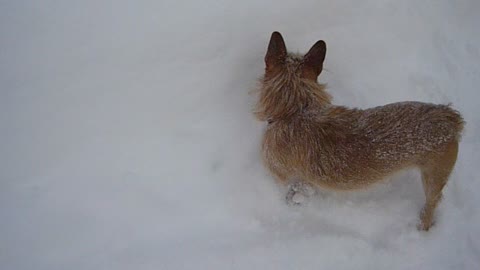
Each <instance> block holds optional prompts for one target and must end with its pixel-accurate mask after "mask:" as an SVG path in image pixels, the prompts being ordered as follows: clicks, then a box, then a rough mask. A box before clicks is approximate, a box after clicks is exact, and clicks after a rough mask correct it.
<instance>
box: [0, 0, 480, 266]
mask: <svg viewBox="0 0 480 270" xmlns="http://www.w3.org/2000/svg"><path fill="white" fill-rule="evenodd" d="M479 14H480V1H478V0H459V1H450V0H425V1H417V0H405V1H395V0H386V1H385V0H383V1H382V0H366V1H357V0H336V1H328V0H307V1H276V0H275V1H273V0H270V1H256V0H242V1H212V0H209V1H193V0H191V1H148V0H145V1H113V0H111V1H96V0H89V1H87V0H84V1H46V0H44V1H2V2H0V153H1V154H0V269H5V270H7V269H35V270H41V269H48V270H52V269H435V270H439V269H480V210H479V209H480V195H479V194H478V192H480V173H479V171H480V170H479V167H478V166H479V165H480V163H479V161H480V154H479V152H480V139H479V135H480V117H479V115H480V107H479V103H478V102H479V98H480V94H479V91H480V88H479V86H478V85H479V84H480V64H479V63H480V30H479V28H478V27H479V26H480V16H479ZM274 30H278V31H280V32H281V33H282V34H283V35H284V37H285V40H286V43H287V46H288V48H289V49H290V50H292V51H298V52H305V51H306V50H307V49H309V48H310V46H311V45H312V44H313V43H314V42H315V41H317V40H318V39H324V40H325V41H326V42H327V45H328V51H327V59H326V62H325V66H324V67H325V69H326V70H325V71H324V73H323V74H322V75H321V76H320V80H321V82H325V83H328V85H329V92H330V93H331V94H332V95H333V97H334V102H335V103H336V104H344V105H348V106H356V107H362V108H366V107H370V106H376V105H381V104H385V103H389V102H395V101H402V100H419V101H427V102H435V103H449V102H452V103H453V104H454V107H455V108H457V109H459V110H460V111H461V112H462V113H463V115H464V117H465V119H466V122H467V126H466V131H465V134H464V137H463V141H462V143H461V149H460V154H459V160H458V163H457V166H456V169H455V171H454V174H453V175H452V177H451V181H450V182H449V183H448V186H447V188H446V190H445V198H444V200H443V201H442V203H441V205H440V207H439V208H438V211H437V223H436V226H435V227H433V228H432V229H431V230H430V231H429V232H419V231H417V230H416V228H415V225H416V223H417V219H418V213H419V211H420V209H421V207H422V204H423V200H424V198H423V191H422V189H421V183H420V180H419V175H418V173H417V172H414V171H412V172H405V173H402V174H399V175H397V176H395V177H393V178H392V179H391V180H390V181H388V182H386V183H384V184H379V185H377V186H375V187H372V188H371V189H368V190H365V191H359V192H352V193H331V192H324V193H322V194H320V195H319V196H317V197H315V198H313V199H311V200H310V201H309V203H308V204H307V205H306V206H303V207H288V206H286V205H285V203H284V193H283V192H284V190H283V189H282V188H281V187H279V186H277V184H276V183H275V182H274V181H273V179H272V178H271V177H270V176H269V175H268V173H267V172H266V171H265V169H264V168H263V167H262V164H261V162H260V158H259V142H260V138H261V134H262V129H263V128H264V125H265V124H264V123H259V122H257V121H256V120H255V119H254V118H253V116H252V114H251V109H252V105H253V103H254V100H255V95H252V94H249V92H251V90H252V89H254V88H255V86H256V79H257V78H258V76H260V74H261V73H262V71H263V57H264V54H265V51H266V46H267V43H268V40H269V37H270V34H271V32H272V31H274Z"/></svg>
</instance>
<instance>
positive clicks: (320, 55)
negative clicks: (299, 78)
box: [303, 40, 327, 80]
mask: <svg viewBox="0 0 480 270" xmlns="http://www.w3.org/2000/svg"><path fill="white" fill-rule="evenodd" d="M326 53H327V44H326V43H325V41H323V40H319V41H317V43H315V44H314V45H313V46H312V48H311V49H310V50H309V51H308V53H307V54H305V56H304V57H303V77H305V78H309V79H313V80H317V77H318V75H320V73H321V72H322V69H323V61H324V60H325V55H326Z"/></svg>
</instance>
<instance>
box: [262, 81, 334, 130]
mask: <svg viewBox="0 0 480 270" xmlns="http://www.w3.org/2000/svg"><path fill="white" fill-rule="evenodd" d="M330 104H331V97H330V95H329V94H328V93H327V92H325V85H323V84H319V83H317V82H315V81H311V80H306V79H302V78H298V77H296V76H292V75H291V74H279V75H277V76H275V77H273V78H263V79H262V80H261V88H260V93H259V100H258V103H257V107H256V112H255V114H256V116H257V118H258V119H259V120H261V121H267V122H268V123H269V124H271V123H273V122H275V121H279V120H286V119H289V118H291V117H294V116H296V115H300V114H302V113H304V112H305V111H306V110H310V109H321V108H322V107H326V106H328V105H330Z"/></svg>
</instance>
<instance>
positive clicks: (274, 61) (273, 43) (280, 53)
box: [265, 32, 287, 70]
mask: <svg viewBox="0 0 480 270" xmlns="http://www.w3.org/2000/svg"><path fill="white" fill-rule="evenodd" d="M286 57H287V47H286V46H285V42H284V41H283V37H282V35H281V34H280V33H279V32H273V33H272V37H271V38H270V43H269V44H268V50H267V54H266V55H265V67H266V69H267V70H271V69H273V68H275V67H279V66H280V65H281V64H283V63H284V61H285V58H286Z"/></svg>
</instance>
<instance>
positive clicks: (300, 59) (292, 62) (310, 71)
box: [265, 32, 327, 81]
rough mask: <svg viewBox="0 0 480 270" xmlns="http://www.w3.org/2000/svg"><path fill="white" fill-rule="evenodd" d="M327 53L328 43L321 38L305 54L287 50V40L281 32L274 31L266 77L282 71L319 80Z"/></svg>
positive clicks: (267, 58) (268, 53)
mask: <svg viewBox="0 0 480 270" xmlns="http://www.w3.org/2000/svg"><path fill="white" fill-rule="evenodd" d="M326 53H327V44H325V41H323V40H319V41H317V43H315V44H314V45H313V46H312V48H311V49H310V50H309V51H308V52H307V53H306V54H305V55H304V56H301V55H297V54H291V53H288V52H287V47H286V46H285V41H284V40H283V37H282V35H281V34H280V33H279V32H273V33H272V36H271V38H270V43H269V44H268V50H267V54H266V55H265V77H266V78H273V77H275V76H277V75H278V74H280V73H289V75H291V76H296V77H298V78H303V79H307V80H313V81H317V77H318V75H320V73H321V72H322V70H323V61H324V60H325V54H326Z"/></svg>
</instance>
